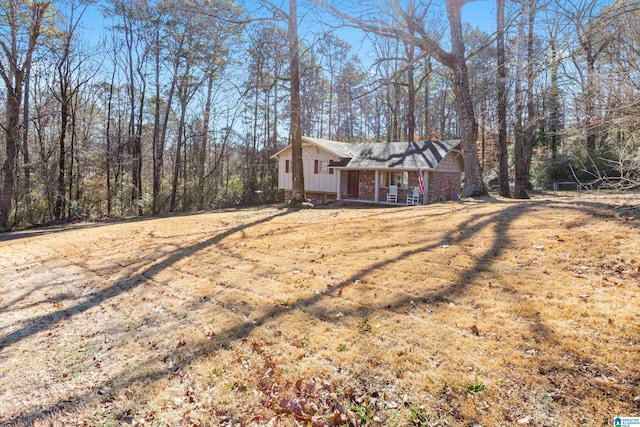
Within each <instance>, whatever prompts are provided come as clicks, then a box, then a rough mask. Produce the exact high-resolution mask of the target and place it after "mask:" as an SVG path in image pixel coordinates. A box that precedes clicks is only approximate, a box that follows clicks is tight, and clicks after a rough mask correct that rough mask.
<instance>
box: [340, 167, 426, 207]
mask: <svg viewBox="0 0 640 427" xmlns="http://www.w3.org/2000/svg"><path fill="white" fill-rule="evenodd" d="M335 173H336V174H337V175H338V176H337V179H336V202H338V203H339V202H347V203H376V204H380V205H392V206H393V205H405V204H406V201H407V195H408V194H411V193H413V188H414V187H416V186H418V171H415V170H413V171H412V170H393V171H389V170H383V169H375V170H371V169H342V168H340V169H338V168H336V169H335ZM428 180H429V174H428V172H425V173H424V181H425V188H429V187H428ZM390 185H397V186H398V198H397V202H396V203H393V202H391V203H389V202H387V194H389V186H390ZM427 202H428V197H427V194H424V195H421V197H420V204H426V203H427Z"/></svg>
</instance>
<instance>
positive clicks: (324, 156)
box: [272, 137, 464, 204]
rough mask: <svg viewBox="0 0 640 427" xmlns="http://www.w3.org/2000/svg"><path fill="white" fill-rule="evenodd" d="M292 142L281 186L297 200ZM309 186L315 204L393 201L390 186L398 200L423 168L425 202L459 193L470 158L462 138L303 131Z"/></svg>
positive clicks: (283, 154)
mask: <svg viewBox="0 0 640 427" xmlns="http://www.w3.org/2000/svg"><path fill="white" fill-rule="evenodd" d="M291 157H292V156H291V145H289V146H287V147H285V148H283V149H282V150H280V151H278V152H277V153H276V154H274V155H273V156H272V158H275V159H278V187H279V188H282V189H284V192H285V201H287V202H288V201H289V200H291V188H292V179H291V172H292V168H291ZM302 160H303V169H304V186H305V193H306V196H307V199H310V200H311V201H312V202H313V203H314V204H326V203H329V202H333V201H348V202H365V203H366V202H368V203H382V204H386V203H387V194H388V193H389V187H390V186H397V187H398V198H397V199H398V203H400V204H402V203H404V202H405V201H406V196H407V194H409V193H412V192H413V187H415V186H418V174H419V170H422V174H423V177H424V184H425V188H426V192H425V194H424V195H423V196H421V203H430V202H435V201H442V200H455V199H457V198H458V193H459V191H460V183H461V179H462V172H463V170H464V164H463V160H462V153H461V152H460V141H459V140H449V141H421V142H377V143H357V144H351V143H346V142H339V141H331V140H328V139H322V138H309V137H302Z"/></svg>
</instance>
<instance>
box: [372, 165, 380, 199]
mask: <svg viewBox="0 0 640 427" xmlns="http://www.w3.org/2000/svg"><path fill="white" fill-rule="evenodd" d="M374 181H375V193H373V201H374V202H376V203H378V202H379V201H380V200H379V199H380V197H379V195H378V193H379V191H378V189H379V188H380V171H379V170H377V169H376V174H375V180H374Z"/></svg>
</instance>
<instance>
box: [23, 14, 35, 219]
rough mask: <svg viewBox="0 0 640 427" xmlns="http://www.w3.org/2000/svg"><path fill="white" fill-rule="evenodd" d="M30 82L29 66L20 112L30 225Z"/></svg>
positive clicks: (25, 192)
mask: <svg viewBox="0 0 640 427" xmlns="http://www.w3.org/2000/svg"><path fill="white" fill-rule="evenodd" d="M34 13H35V11H34ZM30 80H31V64H28V66H27V67H26V69H25V74H24V104H23V105H24V108H23V111H22V154H23V160H24V194H25V202H26V205H27V206H26V211H27V215H29V216H30V218H27V222H29V223H32V222H33V218H31V215H32V213H31V194H30V191H31V160H30V158H29V85H30Z"/></svg>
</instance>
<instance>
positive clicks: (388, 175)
mask: <svg viewBox="0 0 640 427" xmlns="http://www.w3.org/2000/svg"><path fill="white" fill-rule="evenodd" d="M390 185H397V186H398V187H399V188H409V172H406V171H393V172H382V173H381V174H380V187H383V188H386V187H389V186H390Z"/></svg>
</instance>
